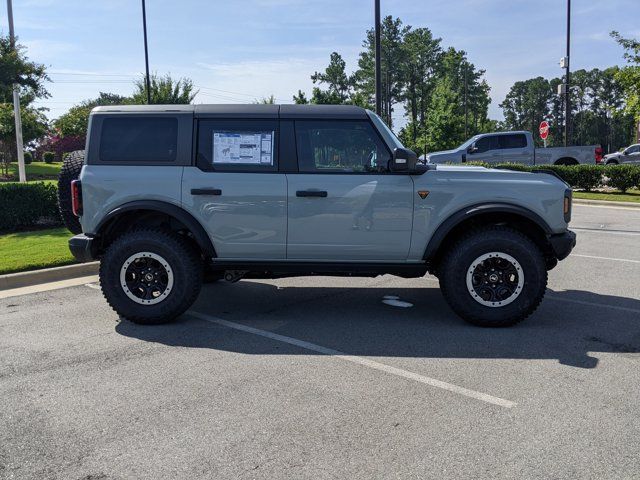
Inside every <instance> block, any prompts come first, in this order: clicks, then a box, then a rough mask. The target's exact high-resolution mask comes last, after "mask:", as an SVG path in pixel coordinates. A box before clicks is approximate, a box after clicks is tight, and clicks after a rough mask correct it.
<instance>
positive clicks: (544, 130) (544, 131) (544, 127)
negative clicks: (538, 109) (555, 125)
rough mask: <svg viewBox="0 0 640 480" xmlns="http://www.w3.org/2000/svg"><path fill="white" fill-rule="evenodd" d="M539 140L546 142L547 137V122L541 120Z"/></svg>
mask: <svg viewBox="0 0 640 480" xmlns="http://www.w3.org/2000/svg"><path fill="white" fill-rule="evenodd" d="M539 129H540V138H541V139H542V140H546V139H547V137H548V136H549V122H547V121H546V120H543V121H542V122H540V127H539Z"/></svg>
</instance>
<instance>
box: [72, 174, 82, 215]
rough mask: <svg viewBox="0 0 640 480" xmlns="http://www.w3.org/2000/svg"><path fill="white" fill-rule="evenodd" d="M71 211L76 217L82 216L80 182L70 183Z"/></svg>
mask: <svg viewBox="0 0 640 480" xmlns="http://www.w3.org/2000/svg"><path fill="white" fill-rule="evenodd" d="M71 211H72V212H73V214H74V215H75V216H76V217H79V216H81V215H82V183H80V180H73V181H72V182H71Z"/></svg>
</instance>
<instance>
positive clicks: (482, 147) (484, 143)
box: [475, 135, 500, 153]
mask: <svg viewBox="0 0 640 480" xmlns="http://www.w3.org/2000/svg"><path fill="white" fill-rule="evenodd" d="M475 146H476V151H475V153H484V152H488V151H490V150H497V149H498V148H500V147H499V145H498V137H497V136H495V135H494V136H489V137H482V138H481V139H480V140H478V141H477V142H476V144H475Z"/></svg>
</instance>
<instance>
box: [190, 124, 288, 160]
mask: <svg viewBox="0 0 640 480" xmlns="http://www.w3.org/2000/svg"><path fill="white" fill-rule="evenodd" d="M276 143H277V121H275V120H201V121H200V123H199V129H198V155H197V165H198V167H199V168H200V169H202V170H220V171H256V172H263V171H275V170H277V145H276Z"/></svg>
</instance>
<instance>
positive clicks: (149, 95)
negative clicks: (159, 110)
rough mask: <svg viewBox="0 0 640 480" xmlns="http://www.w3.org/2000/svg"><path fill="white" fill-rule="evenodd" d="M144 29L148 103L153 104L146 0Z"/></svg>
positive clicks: (143, 12) (143, 18)
mask: <svg viewBox="0 0 640 480" xmlns="http://www.w3.org/2000/svg"><path fill="white" fill-rule="evenodd" d="M142 30H143V31H144V64H145V68H146V72H147V76H146V80H145V82H146V84H147V104H148V105H151V80H150V79H149V48H148V47H147V9H146V6H145V0H142Z"/></svg>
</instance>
